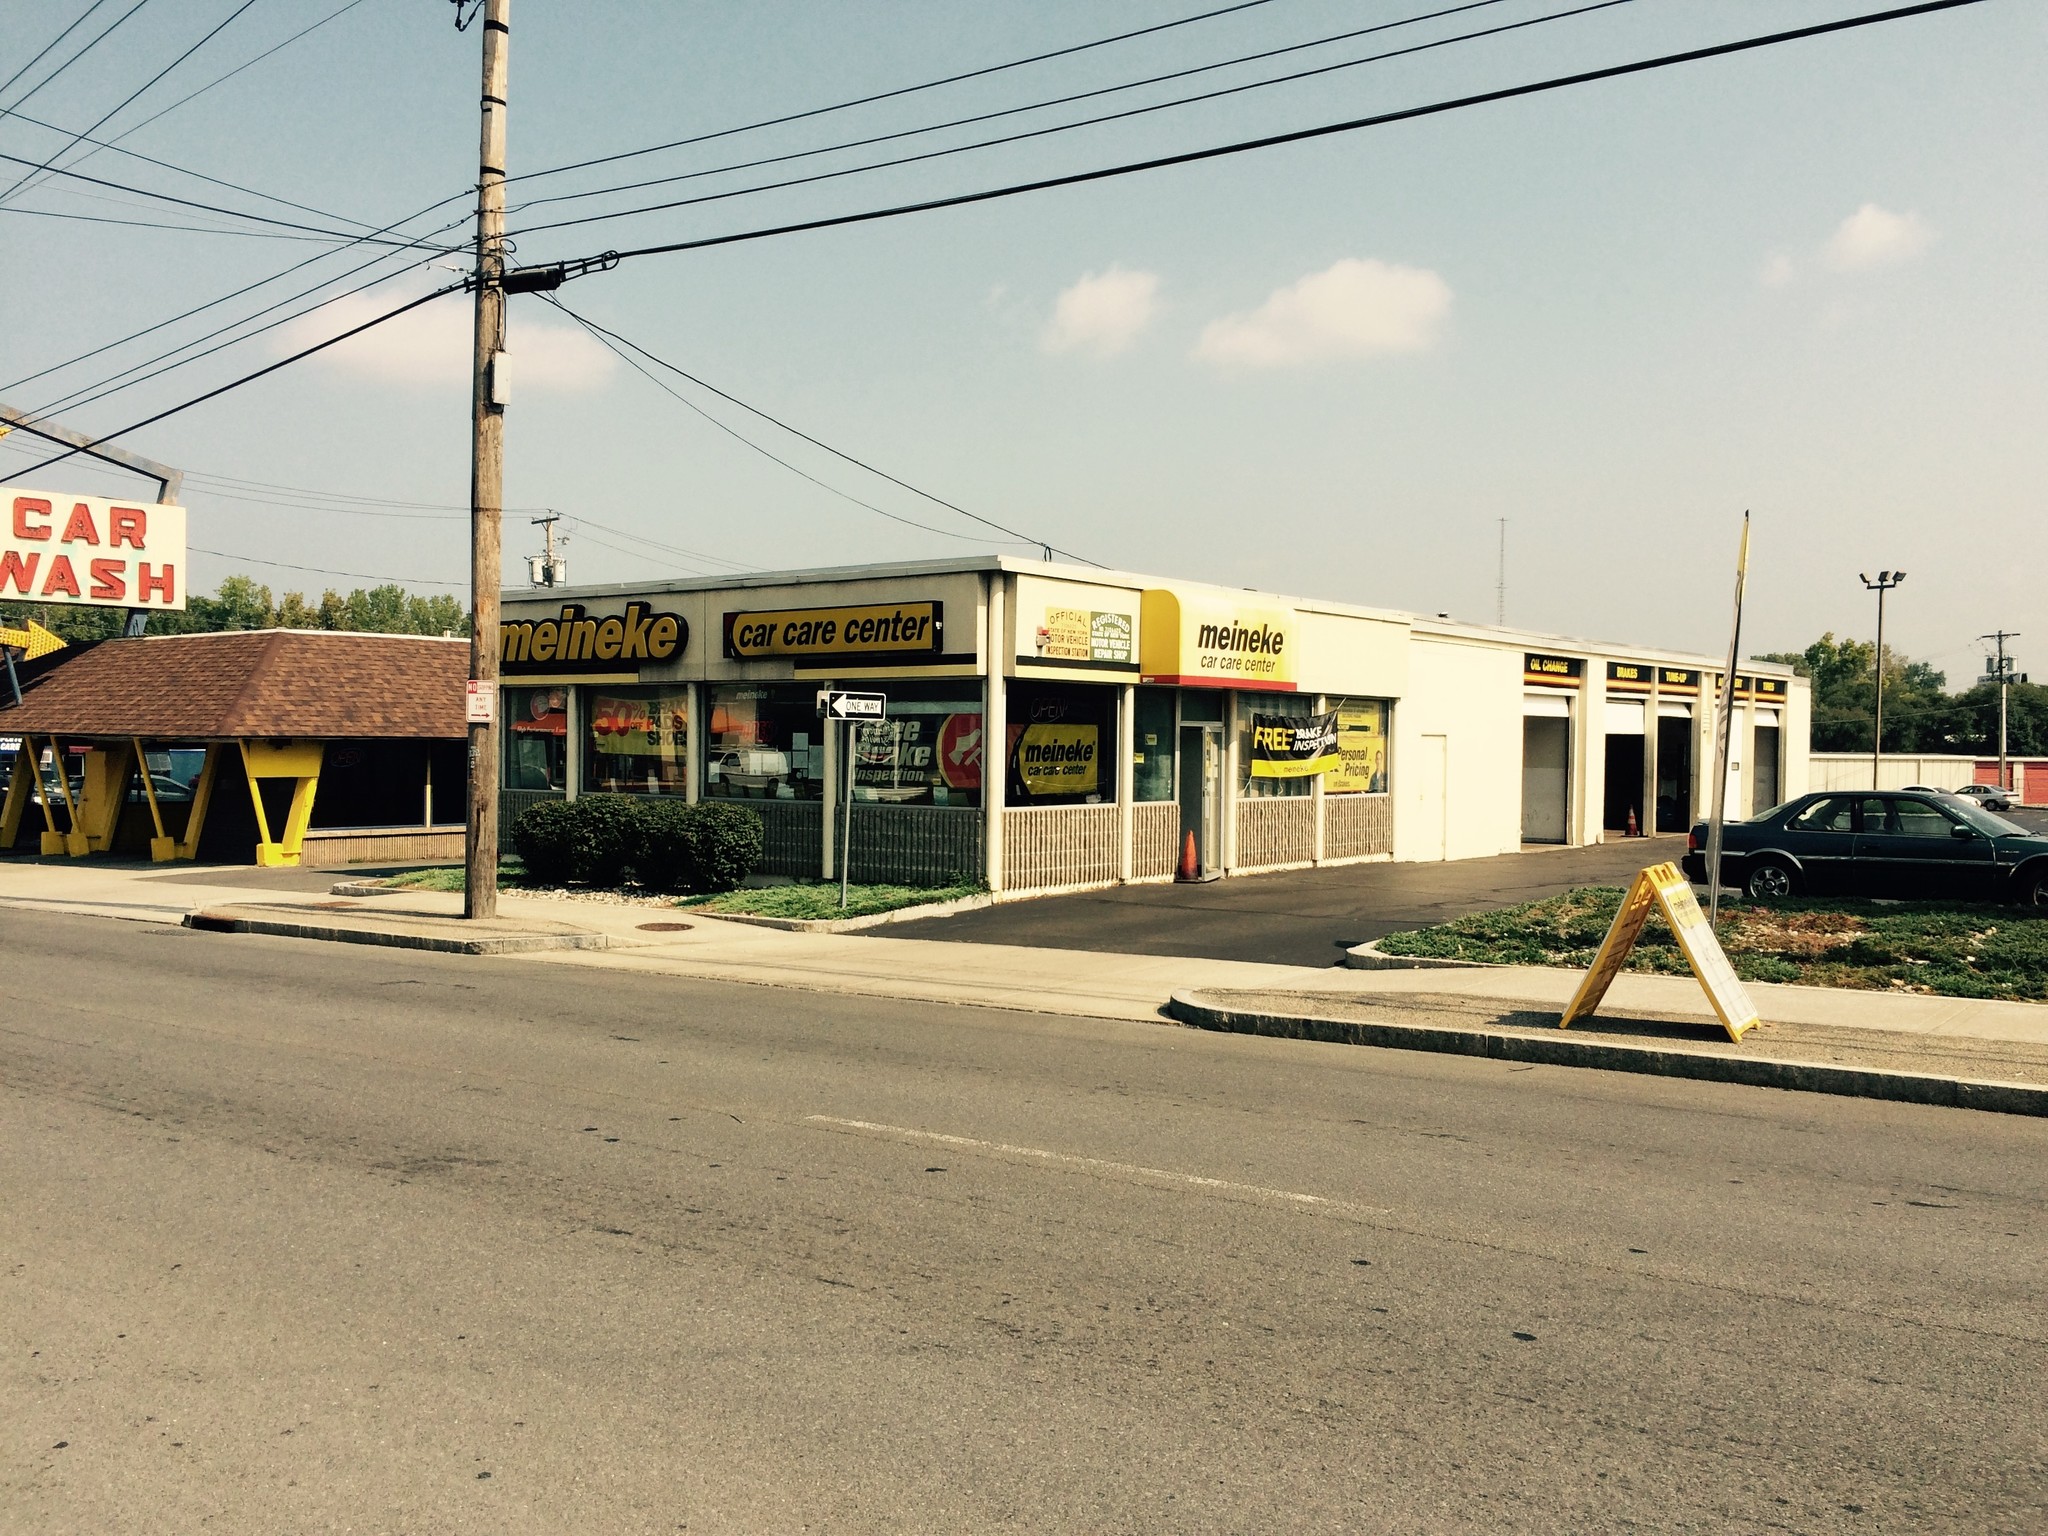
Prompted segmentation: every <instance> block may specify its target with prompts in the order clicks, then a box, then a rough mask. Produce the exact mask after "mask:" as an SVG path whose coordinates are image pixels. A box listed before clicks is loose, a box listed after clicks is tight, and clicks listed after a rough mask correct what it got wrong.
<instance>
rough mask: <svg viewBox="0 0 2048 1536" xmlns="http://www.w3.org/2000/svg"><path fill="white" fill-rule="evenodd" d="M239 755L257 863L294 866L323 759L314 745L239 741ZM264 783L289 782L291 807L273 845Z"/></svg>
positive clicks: (303, 844) (309, 822)
mask: <svg viewBox="0 0 2048 1536" xmlns="http://www.w3.org/2000/svg"><path fill="white" fill-rule="evenodd" d="M235 745H236V746H238V747H240V748H241V751H242V773H243V775H244V776H245V777H246V778H247V779H248V781H249V799H250V802H251V803H252V804H254V806H255V807H256V831H257V835H258V837H259V838H260V839H261V840H260V841H259V842H258V843H257V844H256V862H257V863H258V864H262V865H265V866H268V867H272V868H275V867H279V866H286V865H294V864H297V863H298V862H299V855H300V853H301V852H302V851H303V849H304V847H305V842H306V828H307V827H308V826H309V825H310V824H311V823H312V820H313V797H314V795H315V794H316V793H317V792H318V790H319V788H320V762H321V758H322V756H323V755H324V748H323V747H322V744H321V743H319V742H317V741H238V742H237V743H236V744H235ZM264 779H291V780H292V781H293V784H292V804H291V809H290V811H288V812H287V813H286V814H285V821H284V836H283V838H282V839H281V840H278V841H272V839H271V836H270V818H269V817H268V816H267V815H266V814H265V813H264V810H263V791H262V789H261V787H260V785H261V781H262V780H264Z"/></svg>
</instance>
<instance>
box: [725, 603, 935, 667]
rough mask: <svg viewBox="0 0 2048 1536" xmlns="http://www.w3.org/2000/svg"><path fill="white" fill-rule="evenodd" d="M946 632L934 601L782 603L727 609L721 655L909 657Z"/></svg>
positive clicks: (930, 650) (931, 650)
mask: <svg viewBox="0 0 2048 1536" xmlns="http://www.w3.org/2000/svg"><path fill="white" fill-rule="evenodd" d="M944 635H945V617H944V609H943V607H942V605H940V604H938V603H869V604H866V605H864V606H861V607H855V608H783V609H778V610H776V611H774V612H770V613H728V614H727V615H726V616H725V654H726V656H727V657H728V658H730V659H731V660H733V661H758V660H761V659H763V658H765V657H769V656H812V657H816V656H837V657H843V656H867V657H874V656H908V655H915V654H919V653H935V652H937V651H938V650H939V649H940V648H941V642H942V641H943V639H944Z"/></svg>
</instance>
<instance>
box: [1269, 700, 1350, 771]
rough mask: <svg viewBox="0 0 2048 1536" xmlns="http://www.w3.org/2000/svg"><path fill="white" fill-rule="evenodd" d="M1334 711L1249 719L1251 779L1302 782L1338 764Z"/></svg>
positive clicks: (1335, 716) (1335, 712)
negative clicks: (1301, 780) (1250, 732)
mask: <svg viewBox="0 0 2048 1536" xmlns="http://www.w3.org/2000/svg"><path fill="white" fill-rule="evenodd" d="M1338 761H1339V759H1338V755H1337V711H1335V710H1334V709H1333V710H1331V711H1330V712H1329V713H1328V714H1322V715H1260V714H1254V715H1253V716H1252V777H1253V778H1255V779H1305V778H1308V777H1310V776H1311V775H1313V774H1318V773H1328V772H1329V771H1330V770H1331V769H1333V768H1335V767H1336V766H1337V764H1338Z"/></svg>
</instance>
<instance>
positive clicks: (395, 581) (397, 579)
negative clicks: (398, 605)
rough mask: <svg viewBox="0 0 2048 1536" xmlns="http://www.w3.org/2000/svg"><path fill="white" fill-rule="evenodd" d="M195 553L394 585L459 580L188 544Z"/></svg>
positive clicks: (455, 584)
mask: <svg viewBox="0 0 2048 1536" xmlns="http://www.w3.org/2000/svg"><path fill="white" fill-rule="evenodd" d="M187 548H189V549H190V550H191V551H192V553H193V554H195V555H212V556H213V557H214V558H215V559H216V560H236V561H240V562H241V563H242V564H243V565H268V566H272V567H274V568H276V569H277V570H281V571H304V572H306V573H307V574H308V575H310V576H345V577H347V578H348V579H349V580H351V581H376V582H389V583H391V584H392V585H394V586H398V585H404V586H414V587H459V586H461V585H462V583H461V582H459V581H445V580H442V579H440V578H438V577H432V576H379V575H375V574H373V573H371V572H369V571H334V570H329V569H328V568H327V567H326V566H324V565H294V564H293V563H292V562H291V561H289V560H260V559H258V558H257V557H256V556H254V555H231V554H229V553H228V552H227V551H226V550H224V549H204V548H202V547H201V546H199V545H197V544H192V545H188V546H187Z"/></svg>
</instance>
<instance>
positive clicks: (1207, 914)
mask: <svg viewBox="0 0 2048 1536" xmlns="http://www.w3.org/2000/svg"><path fill="white" fill-rule="evenodd" d="M1684 855H1685V839H1684V838H1682V837H1644V838H1630V839H1627V840H1626V841H1623V840H1620V839H1617V840H1616V841H1614V842H1611V843H1602V844H1599V845H1596V846H1594V847H1590V848H1544V849H1538V850H1534V851H1531V852H1527V853H1507V854H1501V855H1498V856H1496V857H1494V858H1490V859H1458V860H1454V861H1452V862H1450V863H1442V864H1346V865H1341V866H1339V867H1337V868H1334V869H1303V870H1293V871H1290V872H1288V873H1285V874H1277V875H1248V876H1244V877H1241V878H1238V879H1232V880H1214V881H1210V882H1209V883H1207V884H1204V885H1125V886H1117V887H1115V888H1113V889H1110V890H1104V891H1084V892H1081V893H1079V894H1077V895H1073V896H1046V897H1041V898H1038V899H1036V900H1032V901H1013V902H1005V903H1003V904H1002V905H1001V906H995V907H984V908H982V909H981V910H979V911H976V912H964V913H962V914H960V915H959V916H958V917H939V918H926V919H923V920H921V921H919V922H914V923H904V924H900V925H897V924H892V925H891V926H890V928H889V930H888V932H889V937H891V938H910V939H950V940H956V941H958V942H961V943H970V944H1030V945H1038V946H1042V947H1045V948H1049V949H1090V950H1104V951H1110V952H1114V953H1117V954H1126V955H1193V956H1197V957H1200V958H1205V959H1212V960H1257V961H1264V962H1266V963H1269V964H1274V965H1341V964H1343V962H1344V951H1345V950H1346V949H1348V948H1350V947H1351V946H1352V945H1354V944H1362V943H1364V942H1365V941H1366V940H1367V939H1377V938H1380V937H1382V936H1384V935H1386V934H1389V933H1399V932H1402V931H1403V930H1405V929H1409V928H1422V927H1427V926H1428V925H1429V924H1431V923H1442V922H1448V921H1449V920H1450V919H1452V918H1454V917H1463V916H1464V915H1465V914H1466V913H1468V912H1490V911H1493V910H1495V909H1497V908H1500V907H1512V906H1516V905H1518V904H1520V903H1521V902H1525V901H1538V900H1541V899H1542V898H1543V897H1545V896H1555V895H1557V894H1558V893H1559V892H1561V891H1568V890H1570V889H1571V888H1572V887H1573V886H1575V885H1626V884H1627V883H1628V881H1629V879H1630V878H1631V877H1632V876H1633V875H1634V874H1635V872H1636V871H1637V870H1639V869H1641V868H1642V867H1643V866H1644V865H1645V864H1656V863H1659V862H1661V861H1664V860H1667V859H1669V860H1676V859H1679V858H1682V857H1684Z"/></svg>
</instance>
